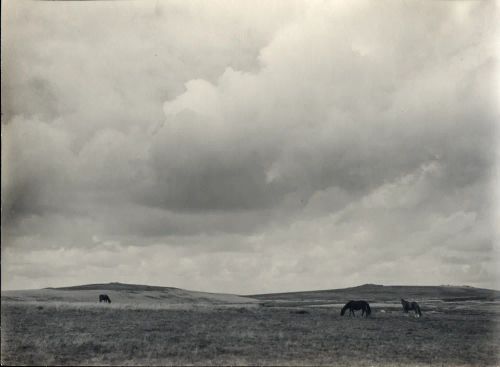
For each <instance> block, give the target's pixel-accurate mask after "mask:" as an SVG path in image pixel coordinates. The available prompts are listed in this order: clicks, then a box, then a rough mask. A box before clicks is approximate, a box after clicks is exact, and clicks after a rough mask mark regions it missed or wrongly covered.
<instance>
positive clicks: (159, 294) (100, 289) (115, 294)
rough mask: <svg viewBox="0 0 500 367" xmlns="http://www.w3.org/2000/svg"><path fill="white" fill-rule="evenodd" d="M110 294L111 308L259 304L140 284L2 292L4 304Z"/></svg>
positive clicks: (91, 299)
mask: <svg viewBox="0 0 500 367" xmlns="http://www.w3.org/2000/svg"><path fill="white" fill-rule="evenodd" d="M103 293H105V294H107V295H108V296H109V297H110V298H111V300H112V304H113V305H116V304H132V305H133V304H135V305H154V306H158V307H162V306H171V305H241V304H257V303H258V302H259V301H258V300H256V299H253V298H251V297H242V296H237V295H234V294H224V293H207V292H196V291H189V290H185V289H180V288H173V287H159V286H150V285H139V284H124V283H104V284H85V285H77V286H72V287H61V288H44V289H38V290H20V291H2V301H14V302H27V301H28V302H29V301H32V302H63V303H75V302H76V303H82V302H83V303H96V302H98V299H99V298H98V297H99V294H103Z"/></svg>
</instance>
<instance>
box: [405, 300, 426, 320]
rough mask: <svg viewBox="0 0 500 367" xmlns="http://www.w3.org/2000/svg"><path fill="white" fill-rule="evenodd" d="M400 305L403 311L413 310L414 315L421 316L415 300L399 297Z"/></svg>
mask: <svg viewBox="0 0 500 367" xmlns="http://www.w3.org/2000/svg"><path fill="white" fill-rule="evenodd" d="M401 305H402V306H403V312H404V313H408V311H411V310H413V311H415V315H416V316H418V317H422V311H420V306H419V305H418V303H417V302H408V301H405V300H404V299H402V298H401Z"/></svg>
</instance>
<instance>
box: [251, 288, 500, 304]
mask: <svg viewBox="0 0 500 367" xmlns="http://www.w3.org/2000/svg"><path fill="white" fill-rule="evenodd" d="M248 297H251V298H255V299H259V300H266V301H318V302H325V301H329V302H344V301H346V300H350V299H352V300H355V299H365V300H367V301H377V302H388V301H396V302H399V299H400V298H405V299H412V300H424V299H426V300H428V299H436V300H442V301H445V302H447V301H449V302H454V301H460V300H463V301H467V300H471V301H472V300H478V301H488V300H490V301H493V300H500V291H497V290H492V289H484V288H474V287H469V286H405V285H391V286H384V285H377V284H364V285H360V286H357V287H351V288H342V289H330V290H317V291H304V292H287V293H270V294H254V295H249V296H248Z"/></svg>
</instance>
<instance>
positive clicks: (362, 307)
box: [340, 301, 372, 317]
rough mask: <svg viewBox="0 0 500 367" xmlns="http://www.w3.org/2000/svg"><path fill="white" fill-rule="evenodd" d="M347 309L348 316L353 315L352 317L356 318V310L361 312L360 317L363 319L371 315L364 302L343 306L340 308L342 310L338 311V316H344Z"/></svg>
mask: <svg viewBox="0 0 500 367" xmlns="http://www.w3.org/2000/svg"><path fill="white" fill-rule="evenodd" d="M347 309H349V316H351V315H354V317H356V314H355V313H354V311H356V310H362V312H361V317H363V315H364V316H365V317H368V316H370V314H371V313H372V310H371V308H370V305H369V304H368V302H366V301H349V302H347V303H346V304H345V306H344V307H342V310H341V311H340V316H344V314H345V311H346V310H347Z"/></svg>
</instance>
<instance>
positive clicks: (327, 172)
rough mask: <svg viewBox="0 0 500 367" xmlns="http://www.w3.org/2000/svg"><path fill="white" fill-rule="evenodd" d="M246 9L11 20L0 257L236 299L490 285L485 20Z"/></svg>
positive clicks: (411, 7)
mask: <svg viewBox="0 0 500 367" xmlns="http://www.w3.org/2000/svg"><path fill="white" fill-rule="evenodd" d="M240 5H241V7H240ZM252 6H254V4H253V3H250V2H249V3H245V2H244V3H239V4H238V6H236V5H235V4H232V3H228V2H215V3H211V4H210V5H208V4H206V3H203V2H190V3H184V2H182V3H181V2H175V1H174V2H168V3H158V4H156V3H153V2H151V3H150V2H145V3H141V5H138V4H128V5H125V4H124V3H121V2H116V3H103V4H101V3H100V4H96V5H93V6H87V5H86V6H81V4H79V5H75V4H55V5H54V4H53V5H48V4H46V3H40V4H38V3H37V4H33V6H29V7H27V6H23V5H15V6H14V5H11V7H17V8H16V9H17V13H14V14H17V15H13V16H12V17H11V18H8V19H7V22H8V24H9V25H10V27H7V28H10V29H11V30H10V32H7V35H6V36H5V40H6V42H4V43H3V46H2V47H3V50H6V51H8V52H6V53H5V52H4V53H5V54H6V55H7V56H6V60H5V68H6V70H9V71H10V72H9V73H8V74H7V75H8V77H7V78H6V80H5V81H4V82H3V83H4V84H3V86H2V88H3V89H4V90H6V91H8V93H7V97H5V99H4V100H3V102H2V103H3V104H4V105H5V106H6V114H5V119H4V121H3V134H4V137H6V138H5V139H6V140H5V141H6V143H5V144H4V145H3V148H2V150H3V151H2V153H3V154H2V156H3V157H4V162H7V164H3V165H2V176H3V177H6V179H5V180H2V197H4V198H6V199H4V201H3V208H4V210H3V217H2V221H3V223H5V224H6V225H7V228H6V230H5V231H4V233H5V234H4V238H5V240H6V241H5V244H6V245H5V246H6V247H7V248H8V251H9V253H7V252H6V253H5V254H6V255H5V256H7V257H6V258H8V259H16V258H17V257H18V256H21V257H22V258H25V259H26V260H25V262H24V263H25V264H31V265H32V266H33V269H36V268H37V267H39V268H40V269H42V268H44V265H46V264H48V263H50V262H51V260H50V259H53V258H54V257H55V256H58V255H57V254H59V252H58V251H60V252H61V254H63V255H61V256H63V257H65V256H67V257H68V258H75V259H78V263H80V264H81V265H82V267H81V269H86V271H91V272H92V273H93V274H95V279H97V278H98V277H100V278H102V279H103V281H105V278H109V277H114V279H115V280H122V281H127V280H128V279H130V281H131V282H132V281H133V282H139V281H144V282H152V283H156V284H158V282H157V281H154V280H155V279H158V281H160V280H161V282H164V283H165V284H166V285H176V284H177V285H180V286H185V287H188V288H195V289H205V290H221V291H224V290H231V291H235V292H240V291H238V287H240V288H239V289H240V290H241V292H243V291H244V290H247V291H248V292H251V291H252V292H253V291H254V292H258V291H260V290H262V291H263V290H276V291H279V290H293V289H297V288H320V287H333V286H343V285H350V284H355V283H357V282H362V281H368V280H369V279H371V278H374V279H372V280H370V281H379V282H391V279H394V278H391V276H392V277H394V274H400V273H404V270H405V269H407V268H408V267H412V268H414V269H415V273H412V274H406V275H405V276H403V278H401V279H402V280H404V281H405V282H414V283H426V284H430V283H432V282H435V280H436V279H441V280H442V281H441V282H442V283H447V282H449V283H453V282H454V281H453V279H454V277H456V279H457V280H458V281H459V282H461V283H466V282H473V283H474V284H489V285H491V284H493V283H494V282H495V272H494V271H493V270H492V269H494V266H493V264H494V257H492V258H490V259H488V258H486V257H484V256H483V255H484V253H488V252H490V251H494V248H493V246H492V245H491V243H492V239H493V237H494V234H493V231H494V230H493V227H492V224H491V223H492V215H493V214H492V213H493V209H494V208H493V204H492V202H491V197H492V195H493V192H492V191H493V189H492V187H494V185H493V180H494V176H493V167H494V164H495V160H496V158H495V149H496V145H495V144H496V141H495V133H496V126H495V121H496V119H497V118H498V110H497V108H496V106H495V102H496V101H495V100H494V96H495V93H494V84H493V83H494V78H493V76H494V74H495V72H496V70H497V62H498V61H497V58H496V56H495V54H494V52H493V45H494V39H495V34H494V32H493V29H494V28H493V24H494V23H493V17H492V16H491V14H493V13H494V11H493V8H492V7H493V5H492V4H490V3H478V4H466V5H464V4H462V3H457V4H455V3H448V2H439V3H432V4H430V3H429V4H427V3H425V4H424V3H411V4H407V3H401V4H394V3H390V2H377V3H376V4H374V3H371V2H363V1H360V2H355V3H352V4H349V6H346V5H345V4H342V3H340V2H331V3H320V2H307V3H297V4H295V5H290V3H289V2H279V1H276V2H273V3H271V4H270V5H263V4H260V5H258V6H257V9H256V10H252ZM53 7H58V11H59V12H58V14H59V15H58V16H53V14H54V11H53V10H54V9H53ZM111 15H112V17H111ZM23 17H25V18H26V19H29V20H30V22H29V26H27V27H21V24H24V23H21V20H20V19H23ZM106 19H107V20H109V19H113V21H104V20H106ZM67 24H70V26H67ZM4 94H5V93H4ZM9 162H10V164H9ZM94 238H99V239H103V241H112V242H113V243H117V244H119V245H116V246H117V248H118V249H119V250H117V252H119V253H120V256H119V259H120V261H119V262H120V263H119V264H118V263H116V262H115V261H114V260H111V259H110V255H109V254H110V252H111V250H110V248H108V247H106V246H104V244H103V243H102V242H99V241H98V243H96V242H95V241H94V240H93V239H94ZM61 249H62V250H61ZM132 249H133V250H132ZM87 250H88V251H91V253H92V254H93V255H94V257H92V256H90V257H86V256H81V254H82V253H83V252H84V251H87ZM44 251H45V252H44ZM113 251H115V250H113ZM129 251H132V252H129ZM134 251H135V252H134ZM35 253H36V254H37V256H35V257H34V255H33V254H35ZM469 253H472V254H473V255H470V257H469V256H468V255H465V254H469ZM155 254H156V256H155ZM134 257H135V258H134ZM137 257H140V258H141V259H142V260H141V264H144V265H141V266H142V267H140V268H138V269H141V270H140V271H139V270H137V271H135V270H133V269H134V267H136V265H137V263H136V259H137ZM166 258H168V259H169V260H162V259H166ZM172 258H174V259H175V258H177V259H178V264H177V265H176V262H175V261H174V260H170V259H172ZM93 259H96V260H95V261H94V260H93ZM8 261H14V260H8ZM68 261H69V260H68ZM162 261H165V264H167V263H168V265H169V266H161V264H162V263H161V262H162ZM106 263H110V264H112V265H110V266H111V267H112V270H109V269H106V267H105V266H104V264H106ZM31 265H30V266H31ZM52 265H53V269H52V270H50V271H48V270H45V272H44V273H43V274H42V273H40V274H42V275H41V276H42V278H43V279H45V280H44V281H45V282H49V279H50V281H55V279H56V277H57V274H58V273H59V272H65V271H66V268H64V266H63V265H62V264H58V263H57V261H55V260H54V262H53V263H52ZM148 266H149V267H150V269H151V270H146V268H148ZM28 267H29V265H26V266H24V265H20V264H18V265H16V266H14V265H12V266H11V267H7V269H8V270H7V271H6V272H5V275H6V277H7V279H9V277H15V280H12V282H13V284H19V285H23V286H28V285H29V284H34V283H33V279H34V278H35V276H34V274H32V273H30V272H29V271H28V270H27V268H28ZM429 267H436V270H435V271H433V272H428V273H426V274H425V275H422V276H417V275H414V274H422V273H425V269H428V268H429ZM45 268H46V266H45ZM162 268H163V269H165V268H167V269H168V270H166V273H162V272H161V270H160V269H162ZM33 271H35V270H33ZM40 271H41V270H40ZM120 271H124V273H120ZM141 271H144V272H145V273H141ZM23 274H24V275H23ZM83 274H84V272H83V270H82V272H76V273H72V275H71V277H72V278H68V279H72V280H74V281H75V282H77V280H78V279H82V281H78V283H82V282H86V281H87V280H84V275H83ZM119 274H130V275H129V276H128V278H127V277H125V278H127V279H125V278H123V277H122V276H121V275H119ZM345 274H351V276H350V277H349V278H346V276H345ZM391 274H392V275H391ZM116 277H118V278H116ZM172 277H173V278H172ZM182 277H187V278H186V279H185V280H183V278H182ZM172 279H176V282H178V283H176V284H172V283H171V282H170V281H171V280H172ZM250 279H251V280H250ZM30 282H31V283H30ZM37 284H38V283H37ZM264 285H265V286H264ZM259 287H260V288H259ZM263 288H265V289H263Z"/></svg>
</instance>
